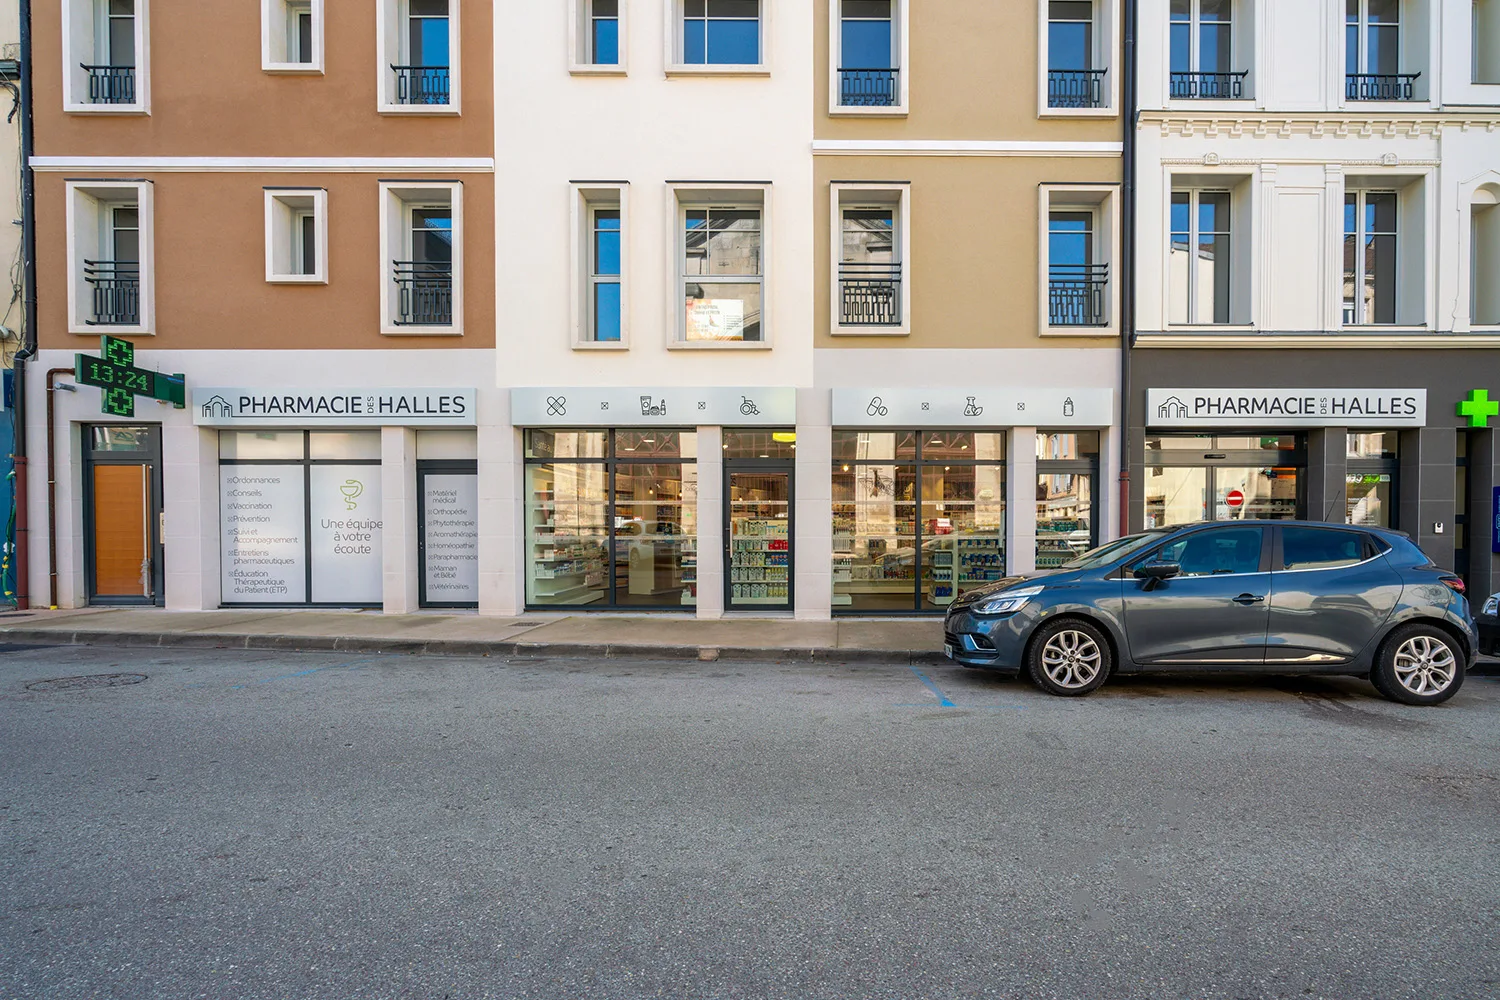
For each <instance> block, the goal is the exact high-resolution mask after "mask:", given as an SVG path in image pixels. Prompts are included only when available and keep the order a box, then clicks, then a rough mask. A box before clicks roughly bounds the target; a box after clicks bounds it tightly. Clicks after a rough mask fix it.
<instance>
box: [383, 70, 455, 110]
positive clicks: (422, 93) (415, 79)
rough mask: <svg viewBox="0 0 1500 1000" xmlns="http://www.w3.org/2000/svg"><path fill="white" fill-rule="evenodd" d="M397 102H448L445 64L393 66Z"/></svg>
mask: <svg viewBox="0 0 1500 1000" xmlns="http://www.w3.org/2000/svg"><path fill="white" fill-rule="evenodd" d="M391 69H393V70H395V71H396V103H397V104H448V103H451V102H450V101H449V99H448V67H447V66H395V65H392V66H391Z"/></svg>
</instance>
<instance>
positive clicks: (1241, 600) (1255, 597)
mask: <svg viewBox="0 0 1500 1000" xmlns="http://www.w3.org/2000/svg"><path fill="white" fill-rule="evenodd" d="M1264 600H1265V598H1264V597H1262V596H1260V595H1259V594H1241V595H1240V596H1239V597H1236V598H1235V599H1234V603H1236V604H1243V605H1244V606H1245V607H1247V608H1248V607H1249V606H1250V605H1252V604H1259V603H1260V602H1261V601H1264Z"/></svg>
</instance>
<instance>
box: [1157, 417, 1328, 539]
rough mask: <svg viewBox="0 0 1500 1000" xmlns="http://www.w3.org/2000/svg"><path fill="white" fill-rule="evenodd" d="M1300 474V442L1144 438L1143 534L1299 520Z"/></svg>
mask: <svg viewBox="0 0 1500 1000" xmlns="http://www.w3.org/2000/svg"><path fill="white" fill-rule="evenodd" d="M1306 466H1307V458H1306V447H1305V444H1304V442H1303V440H1302V438H1301V437H1300V436H1299V435H1294V434H1283V433H1280V432H1271V433H1267V434H1245V433H1243V432H1241V433H1239V434H1220V435H1212V434H1161V435H1157V434H1148V435H1147V438H1146V482H1145V494H1146V521H1145V524H1146V527H1148V528H1157V527H1168V526H1171V525H1178V524H1191V523H1193V522H1196V521H1240V520H1280V519H1286V518H1295V517H1299V516H1301V514H1302V508H1303V502H1304V501H1303V487H1304V476H1303V470H1304V469H1305V468H1306Z"/></svg>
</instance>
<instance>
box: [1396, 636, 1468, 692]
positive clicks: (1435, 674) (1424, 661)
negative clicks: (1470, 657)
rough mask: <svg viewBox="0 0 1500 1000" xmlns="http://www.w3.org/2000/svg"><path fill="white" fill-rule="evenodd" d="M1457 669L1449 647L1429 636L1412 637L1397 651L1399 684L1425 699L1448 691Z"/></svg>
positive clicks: (1397, 677) (1397, 678)
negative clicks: (1427, 696)
mask: <svg viewBox="0 0 1500 1000" xmlns="http://www.w3.org/2000/svg"><path fill="white" fill-rule="evenodd" d="M1457 666H1458V663H1457V660H1455V659H1454V656H1453V650H1452V649H1451V648H1449V646H1448V644H1447V643H1445V642H1443V641H1442V640H1441V639H1435V638H1433V637H1432V636H1430V635H1415V636H1412V637H1411V638H1410V639H1408V640H1406V641H1405V642H1403V643H1402V644H1401V647H1400V648H1399V649H1397V650H1396V660H1395V669H1396V681H1397V682H1398V683H1399V684H1400V685H1401V686H1402V687H1403V688H1405V689H1406V690H1408V691H1410V692H1411V693H1412V694H1417V695H1424V696H1426V695H1434V694H1441V693H1442V692H1444V691H1446V690H1448V686H1449V685H1450V684H1452V683H1453V676H1454V673H1455V671H1456V670H1457Z"/></svg>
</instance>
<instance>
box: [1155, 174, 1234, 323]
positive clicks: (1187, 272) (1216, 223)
mask: <svg viewBox="0 0 1500 1000" xmlns="http://www.w3.org/2000/svg"><path fill="white" fill-rule="evenodd" d="M1230 201H1231V198H1230V193H1229V192H1228V191H1201V190H1196V189H1195V190H1191V191H1173V192H1172V212H1171V233H1170V235H1169V237H1168V246H1167V253H1168V270H1169V272H1170V277H1169V282H1170V286H1171V293H1170V294H1171V301H1170V310H1169V313H1168V317H1167V319H1168V322H1170V323H1194V324H1208V323H1228V322H1229V321H1230V288H1231V281H1232V275H1233V270H1234V267H1233V265H1234V260H1233V256H1232V245H1231V241H1232V232H1231V223H1230Z"/></svg>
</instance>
